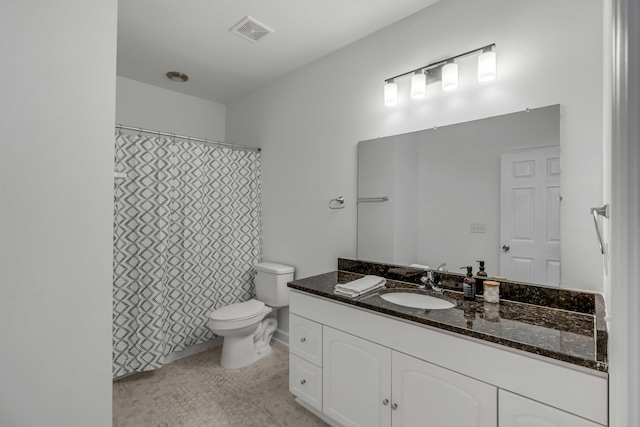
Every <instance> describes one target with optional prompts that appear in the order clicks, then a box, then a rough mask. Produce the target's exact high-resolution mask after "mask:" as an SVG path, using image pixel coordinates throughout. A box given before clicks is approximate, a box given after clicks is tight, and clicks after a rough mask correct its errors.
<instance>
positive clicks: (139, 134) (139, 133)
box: [138, 128, 142, 138]
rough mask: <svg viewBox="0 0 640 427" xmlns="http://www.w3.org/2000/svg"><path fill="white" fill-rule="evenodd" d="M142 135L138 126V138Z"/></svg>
mask: <svg viewBox="0 0 640 427" xmlns="http://www.w3.org/2000/svg"><path fill="white" fill-rule="evenodd" d="M141 136H142V128H140V130H139V131H138V138H140V137H141Z"/></svg>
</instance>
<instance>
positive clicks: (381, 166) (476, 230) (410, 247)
mask: <svg viewBox="0 0 640 427" xmlns="http://www.w3.org/2000/svg"><path fill="white" fill-rule="evenodd" d="M559 144H560V106H559V105H552V106H549V107H544V108H537V109H531V110H527V111H523V112H518V113H513V114H506V115H502V116H496V117H490V118H486V119H482V120H476V121H472V122H466V123H459V124H455V125H451V126H444V127H439V128H437V129H427V130H422V131H418V132H413V133H408V134H402V135H395V136H389V137H385V138H378V139H375V140H370V141H361V142H360V143H359V144H358V259H360V260H364V261H376V262H383V263H391V264H396V265H411V264H420V265H427V266H430V267H432V268H436V267H437V266H438V265H440V264H442V263H443V262H446V263H447V268H448V269H449V270H450V271H452V272H454V271H458V270H457V269H458V268H459V267H464V266H467V265H474V273H475V272H477V271H478V264H477V263H476V261H477V260H484V261H485V264H486V271H487V273H488V274H489V276H494V275H500V276H506V277H508V278H509V279H511V280H515V281H524V282H531V283H538V284H547V285H553V286H557V285H559V284H560V237H559V236H560V227H559V220H560V201H561V197H560V148H559V147H560V146H559ZM385 198H387V200H385ZM462 271H463V270H460V272H462Z"/></svg>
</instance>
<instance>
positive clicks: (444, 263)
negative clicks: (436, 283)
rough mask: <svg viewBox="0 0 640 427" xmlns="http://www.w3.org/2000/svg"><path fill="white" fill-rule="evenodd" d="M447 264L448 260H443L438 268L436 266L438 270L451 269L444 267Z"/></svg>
mask: <svg viewBox="0 0 640 427" xmlns="http://www.w3.org/2000/svg"><path fill="white" fill-rule="evenodd" d="M445 265H447V263H446V262H443V263H442V264H440V265H439V266H438V268H436V270H438V271H449V270H447V269H446V268H444V266H445Z"/></svg>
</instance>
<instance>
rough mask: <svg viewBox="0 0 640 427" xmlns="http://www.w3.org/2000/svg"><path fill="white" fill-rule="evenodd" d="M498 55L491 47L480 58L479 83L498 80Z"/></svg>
mask: <svg viewBox="0 0 640 427" xmlns="http://www.w3.org/2000/svg"><path fill="white" fill-rule="evenodd" d="M496 68H497V67H496V53H495V52H494V51H493V50H491V48H490V47H488V48H486V49H484V50H483V51H482V54H481V55H480V56H478V81H480V82H488V81H489V80H493V79H495V78H496Z"/></svg>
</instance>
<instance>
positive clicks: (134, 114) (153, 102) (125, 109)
mask: <svg viewBox="0 0 640 427" xmlns="http://www.w3.org/2000/svg"><path fill="white" fill-rule="evenodd" d="M178 84H189V82H186V83H176V85H178ZM116 123H118V124H121V125H126V126H134V127H140V128H143V129H149V130H157V131H161V132H169V133H175V134H177V135H184V136H192V137H196V138H206V139H211V140H214V141H222V142H224V141H225V106H224V105H223V104H218V103H217V102H212V101H207V100H204V99H200V98H196V97H194V96H189V95H185V94H182V93H178V92H174V91H172V90H167V89H163V88H160V87H157V86H152V85H148V84H146V83H141V82H138V81H135V80H130V79H126V78H124V77H120V76H118V78H117V84H116ZM242 145H244V144H242Z"/></svg>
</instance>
